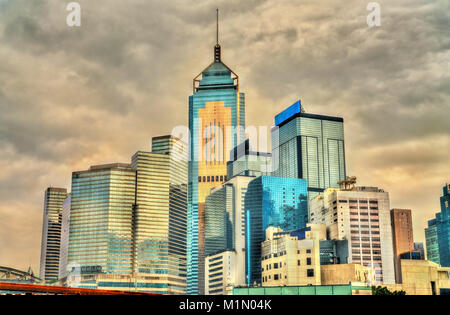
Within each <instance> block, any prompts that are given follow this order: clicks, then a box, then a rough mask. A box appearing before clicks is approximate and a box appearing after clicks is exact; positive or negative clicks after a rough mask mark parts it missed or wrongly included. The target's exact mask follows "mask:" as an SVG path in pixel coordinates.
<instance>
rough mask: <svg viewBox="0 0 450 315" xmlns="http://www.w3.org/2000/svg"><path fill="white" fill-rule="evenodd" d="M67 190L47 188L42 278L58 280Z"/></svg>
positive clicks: (43, 227)
mask: <svg viewBox="0 0 450 315" xmlns="http://www.w3.org/2000/svg"><path fill="white" fill-rule="evenodd" d="M66 198H67V189H64V188H52V187H50V188H47V190H46V191H45V199H44V218H43V224H42V245H41V264H40V278H41V279H43V280H45V281H53V280H58V275H59V252H60V245H61V216H62V207H63V203H64V201H65V200H66Z"/></svg>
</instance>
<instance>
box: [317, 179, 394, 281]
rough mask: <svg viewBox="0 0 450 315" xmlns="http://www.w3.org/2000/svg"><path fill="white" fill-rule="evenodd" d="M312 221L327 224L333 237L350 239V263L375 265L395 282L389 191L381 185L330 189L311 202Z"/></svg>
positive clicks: (381, 277)
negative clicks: (381, 187) (378, 186)
mask: <svg viewBox="0 0 450 315" xmlns="http://www.w3.org/2000/svg"><path fill="white" fill-rule="evenodd" d="M309 218H310V222H311V223H317V224H326V225H327V234H328V238H329V239H330V240H348V241H349V244H348V245H349V246H348V263H349V264H361V265H364V266H368V267H372V268H375V272H376V280H377V281H378V282H383V283H386V284H393V283H395V270H394V250H393V242H392V228H391V216H390V206H389V194H388V193H387V192H385V191H383V190H381V189H378V188H377V187H353V188H350V189H342V190H340V189H337V188H328V189H326V190H325V192H324V194H323V195H319V196H317V197H315V198H314V199H313V200H312V201H311V202H310V214H309Z"/></svg>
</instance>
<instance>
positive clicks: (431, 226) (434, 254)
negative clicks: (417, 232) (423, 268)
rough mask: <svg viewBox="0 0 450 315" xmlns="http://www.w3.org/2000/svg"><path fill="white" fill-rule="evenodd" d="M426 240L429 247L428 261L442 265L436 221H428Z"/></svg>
mask: <svg viewBox="0 0 450 315" xmlns="http://www.w3.org/2000/svg"><path fill="white" fill-rule="evenodd" d="M425 239H426V243H425V244H426V247H427V260H429V261H432V262H434V263H436V264H439V265H440V264H441V259H440V257H439V242H438V234H437V226H436V219H433V220H429V221H428V227H427V228H426V229H425Z"/></svg>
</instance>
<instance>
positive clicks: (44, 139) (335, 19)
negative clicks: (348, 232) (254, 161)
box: [0, 0, 450, 270]
mask: <svg viewBox="0 0 450 315" xmlns="http://www.w3.org/2000/svg"><path fill="white" fill-rule="evenodd" d="M378 2H379V3H380V5H381V26H380V27H374V28H369V27H368V25H367V23H366V17H367V15H368V14H369V12H368V11H367V10H366V6H367V4H368V1H360V0H359V1H357V0H347V1H332V0H329V1H325V0H302V1H301V0H290V1H287V0H286V1H284V0H222V1H207V0H196V1H192V0H170V1H166V0H154V1H148V0H127V1H123V0H107V1H106V0H103V1H98V0H97V1H88V0H80V1H79V3H80V4H81V8H82V21H81V23H82V25H81V27H75V28H70V27H68V26H67V24H66V15H67V14H68V12H67V11H66V5H67V4H68V3H69V0H67V1H65V0H32V1H30V0H14V1H13V0H11V1H9V0H0V168H1V172H0V218H1V219H0V265H7V266H14V267H17V268H21V269H26V268H27V267H28V266H30V265H31V266H32V267H33V268H34V269H35V270H38V268H39V256H40V242H41V229H42V207H43V193H44V190H45V189H46V187H48V186H53V187H66V188H68V189H70V178H71V172H72V171H75V170H83V169H86V168H88V167H89V166H90V165H95V164H102V163H108V162H116V161H117V162H128V161H129V160H130V157H131V155H132V154H133V153H134V152H135V151H137V150H149V147H150V139H151V137H152V136H158V135H163V134H168V133H170V132H171V130H172V128H173V127H174V126H176V125H185V124H187V115H188V103H187V101H188V96H189V95H190V93H191V92H192V79H193V77H194V76H195V75H197V74H198V73H199V72H200V71H201V70H202V69H203V68H204V67H205V66H207V65H208V63H209V62H211V61H212V58H213V46H214V44H215V8H216V7H219V8H220V9H221V44H222V47H223V60H224V61H225V63H227V65H229V66H230V67H231V68H232V69H233V70H234V71H236V72H237V73H238V74H239V75H240V78H241V81H240V82H241V90H242V91H243V92H245V93H246V103H247V109H246V113H247V124H248V125H258V126H259V125H269V126H270V125H272V124H273V117H274V115H275V114H277V113H278V112H280V111H281V110H283V109H284V108H285V107H286V106H288V105H290V104H292V103H294V102H295V101H296V100H297V99H301V100H302V102H303V104H304V106H305V108H306V110H307V111H308V112H311V113H318V114H326V115H338V116H342V117H344V119H345V137H346V151H347V159H348V160H347V169H348V173H349V175H355V176H357V177H358V179H359V184H361V185H372V186H379V187H381V188H384V189H385V190H386V191H389V192H390V196H391V207H397V208H410V209H413V211H414V212H413V213H414V228H415V236H416V239H417V240H419V241H422V240H423V238H424V235H423V234H424V233H423V228H424V227H425V224H426V220H427V219H429V218H431V217H432V216H433V213H434V212H436V211H438V209H439V196H440V195H441V190H442V186H443V185H444V184H445V182H446V181H449V180H450V176H449V175H450V164H449V148H450V115H449V112H450V28H449V27H448V26H449V25H450V5H449V1H448V0H435V1H429V0H389V1H387V0H386V1H378Z"/></svg>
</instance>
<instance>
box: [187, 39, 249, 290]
mask: <svg viewBox="0 0 450 315" xmlns="http://www.w3.org/2000/svg"><path fill="white" fill-rule="evenodd" d="M244 125H245V96H244V94H243V93H240V92H239V77H238V76H237V75H236V73H234V72H233V71H232V70H231V69H230V68H229V67H227V66H226V65H225V64H224V63H223V62H222V61H221V47H220V45H219V43H218V42H217V44H216V46H215V47H214V62H213V63H211V64H210V65H209V66H208V67H207V68H206V69H205V70H204V71H203V72H202V73H201V74H200V75H198V76H197V77H196V78H195V79H194V93H193V95H192V96H190V97H189V129H190V144H189V147H190V151H189V154H190V159H189V181H188V213H187V217H188V229H187V244H188V248H187V293H188V294H203V293H204V257H205V251H204V244H205V238H204V232H205V231H204V229H205V199H206V197H207V196H208V195H209V192H210V191H211V189H212V188H214V187H217V186H219V185H220V184H222V183H224V182H226V181H227V161H228V159H229V152H230V151H231V150H232V149H233V148H234V147H236V145H238V144H239V143H241V142H242V141H243V140H244V133H243V132H240V130H243V129H244Z"/></svg>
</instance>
